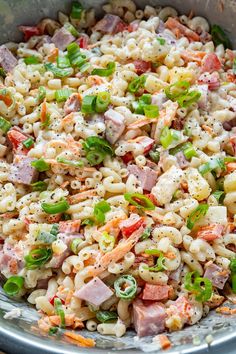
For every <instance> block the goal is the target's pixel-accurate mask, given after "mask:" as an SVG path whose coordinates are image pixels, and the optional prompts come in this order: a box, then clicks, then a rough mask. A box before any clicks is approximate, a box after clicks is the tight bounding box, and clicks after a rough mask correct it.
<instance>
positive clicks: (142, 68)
mask: <svg viewBox="0 0 236 354" xmlns="http://www.w3.org/2000/svg"><path fill="white" fill-rule="evenodd" d="M133 64H134V66H135V71H136V73H137V74H138V75H141V74H143V73H146V72H147V71H150V70H151V68H152V63H151V62H150V61H145V60H141V59H138V60H134V62H133Z"/></svg>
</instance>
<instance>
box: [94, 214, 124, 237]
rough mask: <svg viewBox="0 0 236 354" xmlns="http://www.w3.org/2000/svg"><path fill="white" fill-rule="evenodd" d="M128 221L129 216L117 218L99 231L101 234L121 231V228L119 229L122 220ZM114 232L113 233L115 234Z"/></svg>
mask: <svg viewBox="0 0 236 354" xmlns="http://www.w3.org/2000/svg"><path fill="white" fill-rule="evenodd" d="M125 219H127V216H121V217H118V218H115V219H113V220H110V221H108V222H107V223H106V224H105V225H103V226H102V227H100V228H99V229H98V231H100V232H104V231H106V232H112V231H116V230H117V231H118V233H119V231H120V228H119V223H120V222H121V221H122V220H125ZM113 233H114V232H112V234H113Z"/></svg>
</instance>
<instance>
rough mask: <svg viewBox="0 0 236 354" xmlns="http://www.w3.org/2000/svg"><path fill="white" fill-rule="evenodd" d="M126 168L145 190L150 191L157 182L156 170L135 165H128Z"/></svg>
mask: <svg viewBox="0 0 236 354" xmlns="http://www.w3.org/2000/svg"><path fill="white" fill-rule="evenodd" d="M127 169H128V171H129V173H130V174H132V175H134V176H135V177H136V178H137V179H138V180H139V181H140V182H141V187H142V188H143V189H144V190H146V191H151V190H152V188H153V187H154V186H155V184H156V182H157V177H158V175H157V172H156V171H154V170H152V169H151V168H150V167H147V166H145V167H142V168H141V167H138V166H136V165H128V166H127Z"/></svg>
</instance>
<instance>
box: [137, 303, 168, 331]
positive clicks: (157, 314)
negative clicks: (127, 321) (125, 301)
mask: <svg viewBox="0 0 236 354" xmlns="http://www.w3.org/2000/svg"><path fill="white" fill-rule="evenodd" d="M165 318H166V313H165V308H164V306H163V305H162V304H161V303H158V302H154V303H152V304H150V305H145V304H144V303H143V301H141V300H140V299H138V300H135V301H134V303H133V321H134V328H135V331H136V332H137V334H138V336H139V337H144V336H151V335H155V334H158V333H161V332H163V331H164V330H165Z"/></svg>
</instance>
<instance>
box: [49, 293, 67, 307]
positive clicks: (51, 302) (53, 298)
mask: <svg viewBox="0 0 236 354" xmlns="http://www.w3.org/2000/svg"><path fill="white" fill-rule="evenodd" d="M55 299H60V298H59V297H58V296H57V295H54V296H53V297H51V299H50V300H49V302H50V304H51V305H52V306H54V300H55ZM60 300H61V303H62V304H63V305H64V304H65V301H64V300H63V299H60Z"/></svg>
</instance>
